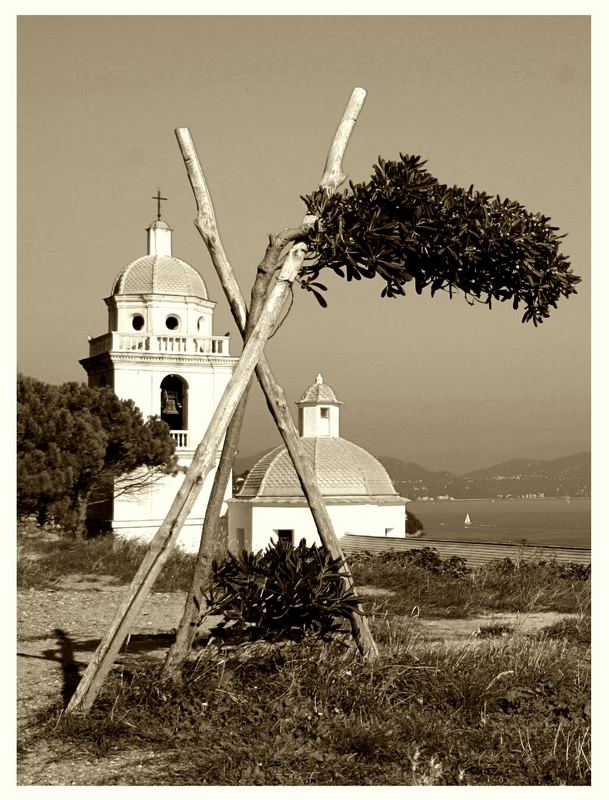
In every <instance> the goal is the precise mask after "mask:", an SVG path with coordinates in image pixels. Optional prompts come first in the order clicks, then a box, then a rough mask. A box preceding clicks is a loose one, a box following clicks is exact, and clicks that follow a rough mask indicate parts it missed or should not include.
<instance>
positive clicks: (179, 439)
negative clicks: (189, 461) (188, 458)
mask: <svg viewBox="0 0 609 800" xmlns="http://www.w3.org/2000/svg"><path fill="white" fill-rule="evenodd" d="M169 434H170V436H171V438H172V439H175V443H176V449H177V450H180V449H181V448H184V447H188V431H169Z"/></svg>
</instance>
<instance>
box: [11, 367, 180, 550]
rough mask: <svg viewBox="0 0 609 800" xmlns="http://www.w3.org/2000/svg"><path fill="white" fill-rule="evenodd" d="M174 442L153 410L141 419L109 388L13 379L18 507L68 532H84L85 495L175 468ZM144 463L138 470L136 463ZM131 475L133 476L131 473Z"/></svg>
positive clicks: (131, 485)
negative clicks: (15, 383) (15, 394)
mask: <svg viewBox="0 0 609 800" xmlns="http://www.w3.org/2000/svg"><path fill="white" fill-rule="evenodd" d="M174 451H175V442H174V441H173V439H172V438H171V436H170V435H169V428H168V426H167V425H166V424H165V423H164V422H163V421H162V420H160V419H159V418H158V417H151V418H150V419H149V420H147V421H144V418H143V416H142V413H141V411H140V410H139V409H138V408H137V406H136V405H135V403H133V401H132V400H120V399H119V398H118V397H117V396H116V395H115V394H114V392H113V391H112V389H109V388H89V387H87V386H85V385H84V384H79V383H65V384H63V385H62V386H52V385H50V384H47V383H44V382H42V381H38V380H36V379H35V378H29V377H26V376H23V375H20V376H19V377H18V380H17V507H18V512H19V514H20V515H29V514H35V515H36V517H37V519H38V521H39V522H40V523H41V524H44V523H45V522H46V521H47V520H52V521H54V522H56V523H57V524H60V525H62V526H63V527H64V528H65V529H66V531H68V532H70V533H72V534H73V535H82V534H84V531H85V521H86V511H87V504H88V503H89V500H90V499H91V496H92V494H93V493H94V492H95V491H96V490H98V489H100V488H101V487H103V486H104V485H108V483H110V484H113V483H114V482H115V481H119V483H120V486H121V491H123V492H129V491H136V490H137V489H138V488H139V487H140V486H141V485H142V482H147V481H149V480H153V479H154V477H155V476H156V475H157V474H162V473H165V472H172V471H174V470H175V456H174ZM142 468H145V469H142ZM133 476H135V477H133Z"/></svg>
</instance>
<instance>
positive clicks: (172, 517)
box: [66, 90, 376, 713]
mask: <svg viewBox="0 0 609 800" xmlns="http://www.w3.org/2000/svg"><path fill="white" fill-rule="evenodd" d="M357 92H359V93H361V99H360V100H359V107H361V104H362V103H363V97H364V96H365V93H364V92H363V90H355V91H354V93H353V95H352V98H351V100H350V103H349V106H348V108H347V111H348V112H349V110H350V106H352V105H357V102H355V103H354V96H355V95H356V93H357ZM358 110H359V109H358ZM346 116H347V112H346V113H345V115H344V117H343V122H344V121H345V117H346ZM351 116H352V115H350V116H349V118H348V120H347V123H346V124H343V123H342V122H341V125H339V129H338V131H337V136H338V135H339V134H340V138H341V140H344V145H343V146H342V151H344V148H345V146H346V144H347V141H348V135H349V133H350V131H351V129H352V128H353V125H354V124H355V119H356V118H357V113H356V114H355V117H354V118H353V122H349V120H350V119H351ZM182 130H183V129H182ZM193 151H194V147H193ZM340 155H341V158H342V152H341V154H340ZM195 157H196V153H195ZM197 161H198V159H197ZM189 176H190V172H189ZM193 189H194V186H193ZM207 196H208V197H209V194H208V193H207ZM209 209H211V212H212V216H213V207H212V206H211V198H209ZM200 210H201V209H200ZM204 211H205V209H204ZM215 238H218V237H217V236H216V237H215ZM220 247H221V245H220ZM223 252H224V251H223V248H222V253H223ZM305 254H306V246H305V245H304V244H300V243H299V244H296V245H294V246H293V247H292V248H291V250H290V252H289V253H288V256H287V257H286V259H285V261H284V263H283V266H282V268H281V271H280V273H279V275H278V277H277V280H276V282H275V284H274V286H273V287H272V289H271V290H270V292H269V295H268V297H267V299H266V302H265V303H264V307H263V309H262V312H261V314H260V318H259V320H258V322H257V324H256V326H255V328H254V330H253V332H252V334H251V336H250V337H249V339H248V341H247V343H246V344H245V347H244V349H243V352H242V354H241V357H240V359H239V362H238V364H237V366H236V368H235V371H234V373H233V375H232V377H231V379H230V381H229V383H228V385H227V387H226V389H225V391H224V393H223V395H222V397H221V399H220V402H219V404H218V406H217V408H216V410H215V412H214V414H213V416H212V419H211V422H210V424H209V427H208V429H207V431H206V433H205V436H204V437H203V439H202V440H201V442H200V443H199V445H198V447H197V449H196V450H195V453H194V456H193V459H192V462H191V464H190V466H189V467H188V469H187V471H186V474H185V477H184V481H183V482H182V485H181V487H180V488H179V490H178V492H177V494H176V496H175V498H174V500H173V503H172V504H171V507H170V509H169V511H168V513H167V516H166V517H165V520H164V521H163V523H162V524H161V527H160V528H159V530H158V531H157V533H156V534H155V536H154V538H153V539H152V542H151V543H150V547H149V549H148V552H147V553H146V556H145V557H144V559H143V560H142V563H141V564H140V567H139V569H138V571H137V573H136V575H135V577H134V578H133V580H132V582H131V585H130V587H129V592H128V595H127V597H126V598H125V600H124V601H123V603H122V604H121V605H120V607H119V609H118V611H117V613H116V615H115V617H114V620H113V621H112V624H111V625H110V628H109V630H108V631H107V633H106V635H105V636H104V638H103V639H102V641H101V642H100V644H99V646H98V648H97V650H96V652H95V654H94V655H93V658H92V659H91V662H90V663H89V665H88V666H87V669H86V670H85V672H84V674H83V677H82V679H81V681H80V683H79V684H78V687H77V689H76V692H75V693H74V695H73V696H72V699H71V700H70V703H69V704H68V707H67V709H66V712H67V713H75V712H76V711H81V712H85V713H86V712H87V711H88V710H89V709H90V708H91V706H92V704H93V702H94V701H95V698H96V697H97V695H98V693H99V691H100V689H101V687H102V685H103V682H104V680H105V678H106V676H107V674H108V672H109V671H110V669H111V667H112V664H113V662H114V660H115V659H116V656H117V655H118V652H119V650H120V648H121V646H122V644H123V642H124V640H125V638H126V636H127V634H128V633H129V631H130V629H131V626H132V624H133V622H134V620H135V617H136V615H137V613H138V611H139V609H140V608H141V606H142V603H143V602H144V600H145V598H146V596H147V594H148V592H149V591H150V589H151V588H152V585H153V584H154V581H155V580H156V578H157V576H158V574H159V573H160V571H161V568H162V566H163V564H164V563H165V561H166V560H167V557H168V556H169V554H170V552H171V549H172V547H173V545H174V544H175V541H176V539H177V538H178V535H179V533H180V530H181V528H182V525H183V524H184V522H185V520H186V518H187V517H188V514H189V513H190V511H191V510H192V508H193V506H194V503H195V501H196V498H197V496H198V494H199V492H200V490H201V487H202V485H203V482H204V480H205V477H206V476H207V474H208V473H209V471H210V469H211V468H212V466H213V462H214V461H215V454H216V452H217V449H218V447H219V446H220V443H221V441H222V438H223V437H224V435H225V433H226V429H227V427H228V424H229V422H230V420H231V417H232V416H233V414H234V412H235V409H236V407H237V405H238V403H239V401H240V399H241V397H242V395H243V393H244V391H245V389H246V387H247V384H248V382H249V380H250V377H251V376H252V374H253V371H254V369H255V367H256V364H257V363H258V361H259V359H260V357H261V355H262V353H263V350H264V346H265V344H266V342H267V340H268V338H269V336H270V334H271V333H272V332H273V330H274V328H275V326H276V324H277V322H278V320H279V316H280V314H281V310H282V307H283V303H284V301H285V299H286V297H287V295H288V293H289V291H290V289H291V286H292V283H293V281H294V280H295V278H296V277H297V275H298V273H299V271H300V268H301V266H302V262H303V260H304V257H305ZM224 257H225V258H226V256H225V254H224ZM229 272H230V276H227V279H228V280H229V281H232V284H233V287H236V288H237V290H238V288H239V287H238V284H237V282H236V280H235V279H234V276H233V275H232V271H231V270H230V269H229ZM241 299H243V298H241ZM243 310H244V311H245V308H244V309H243ZM244 321H245V320H244ZM322 505H323V503H322ZM335 541H336V539H335ZM336 546H337V547H338V545H336ZM339 552H340V549H339ZM372 644H373V645H374V642H372ZM374 650H375V651H376V645H374ZM371 655H372V653H371Z"/></svg>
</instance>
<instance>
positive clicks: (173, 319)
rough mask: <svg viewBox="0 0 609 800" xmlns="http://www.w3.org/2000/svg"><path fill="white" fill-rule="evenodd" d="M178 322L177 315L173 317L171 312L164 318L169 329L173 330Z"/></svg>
mask: <svg viewBox="0 0 609 800" xmlns="http://www.w3.org/2000/svg"><path fill="white" fill-rule="evenodd" d="M179 324H180V320H179V319H178V318H177V317H174V316H173V314H171V315H170V316H169V317H167V319H166V320H165V325H167V327H168V328H169V330H170V331H175V329H176V328H177V327H178V326H179Z"/></svg>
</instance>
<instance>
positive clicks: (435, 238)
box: [302, 155, 581, 325]
mask: <svg viewBox="0 0 609 800" xmlns="http://www.w3.org/2000/svg"><path fill="white" fill-rule="evenodd" d="M425 163H426V162H425V161H421V158H420V156H409V155H400V159H399V161H385V160H383V159H379V161H378V164H377V165H375V166H374V171H373V174H372V176H371V178H370V180H369V181H367V182H363V183H356V184H354V183H350V184H349V188H348V189H347V190H346V191H344V192H342V193H337V194H334V195H328V194H327V192H325V191H324V190H323V189H321V188H320V189H318V190H317V191H315V192H313V193H312V194H311V195H307V196H305V197H303V198H302V199H303V200H304V202H305V203H306V206H307V210H308V212H309V213H310V214H314V215H315V216H316V217H317V222H316V224H315V225H314V226H313V228H312V229H311V231H310V233H309V235H308V239H307V244H308V246H309V260H308V263H307V264H306V266H305V270H304V272H303V275H302V285H303V287H304V288H307V289H310V290H312V291H315V294H316V295H319V291H320V290H321V291H323V290H324V289H325V286H324V285H323V284H320V283H318V282H317V278H318V277H319V274H320V273H321V272H322V271H323V270H327V269H329V270H332V271H333V272H334V273H336V274H337V275H339V276H340V277H346V279H347V280H348V281H351V280H360V279H361V278H374V277H376V276H379V277H380V278H381V279H382V280H383V281H384V282H385V286H384V287H383V289H382V292H381V294H382V296H385V297H395V296H397V295H404V294H405V290H404V286H405V284H406V283H408V282H411V281H413V282H414V288H415V291H416V292H417V294H421V293H422V292H423V290H424V289H425V288H426V287H429V288H430V291H431V295H432V296H433V295H434V294H435V292H437V291H439V290H445V291H448V292H449V293H450V295H451V297H452V293H453V291H454V290H460V291H461V292H463V294H464V295H465V297H466V299H468V301H469V300H471V301H472V302H474V301H479V302H483V303H486V304H487V305H488V306H489V308H490V307H491V305H492V301H493V300H498V301H500V302H505V301H506V300H509V301H511V302H512V305H513V307H514V309H517V308H519V306H520V305H523V306H524V309H525V310H524V314H523V317H522V321H523V322H527V321H529V320H532V321H533V324H534V325H537V324H538V323H541V322H543V320H544V319H545V318H547V317H548V316H549V313H550V307H553V308H556V304H557V302H558V300H559V299H560V297H569V295H571V294H573V293H575V291H576V290H575V285H576V284H577V283H579V282H580V280H581V278H579V277H578V276H577V275H574V274H573V272H572V271H571V269H570V262H569V261H568V259H567V257H566V256H564V255H562V254H561V253H560V252H559V244H560V240H561V239H562V238H563V237H562V236H560V235H558V233H557V230H558V229H557V228H555V227H553V226H551V225H550V224H549V222H550V219H549V217H546V216H544V215H543V214H540V213H530V212H528V211H527V210H526V209H525V208H524V207H523V206H522V205H520V204H519V203H517V202H515V201H513V200H509V199H504V200H501V198H500V197H498V196H497V197H491V196H489V195H487V194H486V193H485V192H479V191H476V190H474V187H473V186H470V187H469V189H462V188H460V187H458V186H452V187H449V186H446V185H444V184H441V183H439V181H438V180H437V179H436V178H435V177H434V176H433V175H431V174H430V173H429V172H428V171H427V170H426V169H425V168H424V164H425Z"/></svg>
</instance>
